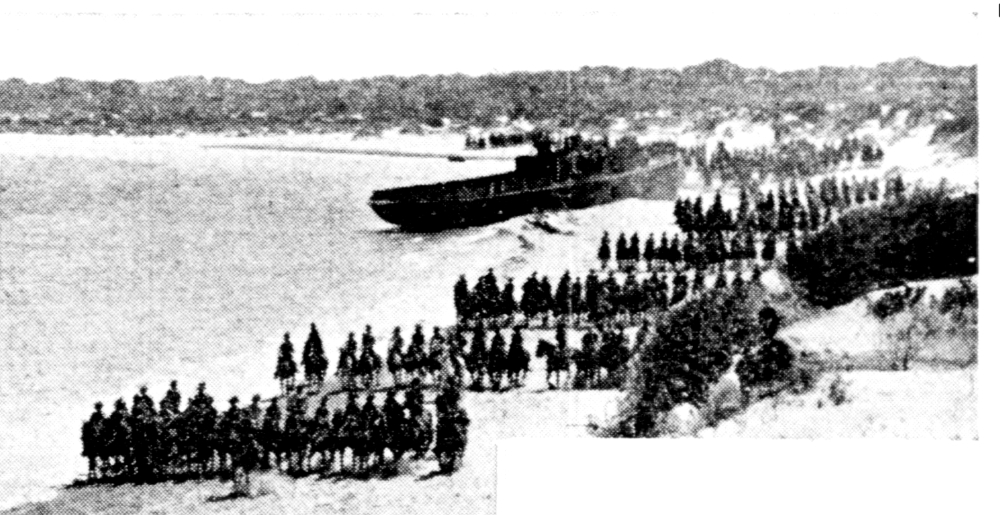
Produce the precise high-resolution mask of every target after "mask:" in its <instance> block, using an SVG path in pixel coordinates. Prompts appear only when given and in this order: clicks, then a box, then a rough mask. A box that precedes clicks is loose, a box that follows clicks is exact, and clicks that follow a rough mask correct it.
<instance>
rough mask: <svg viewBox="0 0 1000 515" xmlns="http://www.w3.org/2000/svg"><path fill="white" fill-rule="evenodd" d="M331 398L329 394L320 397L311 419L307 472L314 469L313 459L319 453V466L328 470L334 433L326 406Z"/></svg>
mask: <svg viewBox="0 0 1000 515" xmlns="http://www.w3.org/2000/svg"><path fill="white" fill-rule="evenodd" d="M329 398H330V397H329V396H328V395H324V396H323V398H322V399H320V401H319V406H317V407H316V411H315V412H314V413H313V417H312V419H311V420H310V421H309V432H308V436H309V450H308V454H307V456H306V464H305V468H306V472H308V471H310V470H313V467H312V461H313V457H314V456H315V455H317V454H319V465H318V468H319V469H320V470H326V469H327V467H329V465H330V448H331V445H330V444H331V442H330V438H331V436H332V435H331V433H330V410H329V409H328V408H327V407H326V403H327V401H328V400H329Z"/></svg>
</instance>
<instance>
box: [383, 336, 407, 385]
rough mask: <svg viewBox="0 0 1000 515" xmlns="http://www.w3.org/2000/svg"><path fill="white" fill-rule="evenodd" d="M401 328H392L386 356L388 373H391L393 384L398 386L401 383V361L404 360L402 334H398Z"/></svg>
mask: <svg viewBox="0 0 1000 515" xmlns="http://www.w3.org/2000/svg"><path fill="white" fill-rule="evenodd" d="M401 331H402V329H400V327H399V326H396V328H395V329H393V330H392V336H391V337H390V338H389V340H390V342H391V343H390V344H389V355H388V358H387V360H386V361H387V362H388V363H387V364H388V366H389V373H390V374H392V381H393V384H395V385H396V386H399V385H400V384H401V383H402V379H403V378H402V377H401V376H402V373H403V362H404V352H403V345H404V342H403V335H402V334H400V332H401Z"/></svg>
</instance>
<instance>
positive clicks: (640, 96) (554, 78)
mask: <svg viewBox="0 0 1000 515" xmlns="http://www.w3.org/2000/svg"><path fill="white" fill-rule="evenodd" d="M975 95H976V68H975V66H972V67H942V66H935V65H931V64H927V63H924V62H921V61H919V60H916V59H903V60H899V61H895V62H892V63H884V64H880V65H878V66H875V67H873V68H857V67H851V68H832V67H821V68H814V69H809V70H800V71H791V72H782V73H777V72H774V71H772V70H767V69H763V68H758V69H747V68H741V67H739V66H737V65H735V64H732V63H730V62H727V61H724V60H714V61H709V62H706V63H703V64H700V65H697V66H691V67H688V68H684V69H683V70H680V71H677V70H670V69H664V70H653V69H636V68H627V69H621V68H615V67H609V66H600V67H584V68H581V69H580V70H576V71H566V72H562V71H545V72H511V73H504V74H492V75H484V76H479V77H470V76H467V75H460V74H455V75H436V76H427V75H421V76H415V77H395V76H384V77H374V78H366V79H356V80H332V81H320V80H317V79H315V78H313V77H303V78H298V79H293V80H275V81H269V82H264V83H259V84H253V83H249V82H246V81H242V80H238V79H226V78H212V79H208V78H205V77H178V78H172V79H168V80H163V81H155V82H146V83H139V82H135V81H132V80H126V79H122V80H115V81H111V82H102V81H82V80H75V79H70V78H59V79H56V80H54V81H52V82H48V83H28V82H26V81H24V80H21V79H17V78H11V79H8V80H4V81H0V130H7V131H35V132H42V131H50V132H70V131H80V132H100V131H110V130H116V131H119V132H132V133H158V132H170V131H173V130H177V129H187V130H196V131H222V130H234V129H246V130H256V129H282V128H291V129H296V130H323V129H326V128H330V129H333V128H338V127H358V126H359V124H360V125H362V126H367V127H371V126H373V125H375V126H377V125H379V124H386V126H388V125H398V124H401V123H405V122H413V123H423V124H427V125H429V126H438V127H440V126H442V125H443V120H444V119H449V120H452V121H455V122H461V123H472V124H476V125H480V126H489V125H492V124H494V123H495V120H496V118H497V117H500V116H506V117H509V118H525V119H528V120H549V121H553V122H556V123H559V124H561V125H563V126H580V125H591V126H597V127H600V128H607V127H608V126H609V125H610V124H611V123H613V121H614V120H615V119H617V118H618V117H626V116H632V115H635V114H638V113H650V114H652V113H666V114H668V115H670V114H684V113H687V112H692V111H703V110H705V109H707V108H709V107H714V108H715V107H717V108H721V109H735V108H741V107H748V108H751V109H754V110H756V111H757V112H758V113H760V114H762V115H764V116H770V117H773V119H776V120H777V119H779V118H780V116H781V115H782V114H785V113H793V114H796V115H797V116H798V117H799V118H800V119H803V120H806V121H808V122H810V123H815V121H816V120H818V119H820V118H821V117H822V116H823V115H824V114H825V113H826V112H827V106H828V105H830V104H837V103H839V104H844V105H846V106H847V108H848V109H849V110H854V111H857V113H862V114H868V113H876V114H877V113H878V112H879V107H880V106H881V105H885V104H888V105H893V106H897V107H900V106H909V107H913V108H919V107H923V108H937V107H943V108H948V109H951V110H953V111H955V112H957V113H960V114H972V113H974V112H975V109H976V97H975ZM848 118H850V115H848Z"/></svg>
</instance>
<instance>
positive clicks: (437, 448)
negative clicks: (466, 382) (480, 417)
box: [434, 383, 469, 474]
mask: <svg viewBox="0 0 1000 515" xmlns="http://www.w3.org/2000/svg"><path fill="white" fill-rule="evenodd" d="M461 395H462V390H461V386H460V385H458V384H456V383H451V384H449V385H447V386H446V387H445V388H444V390H442V392H441V394H440V395H438V397H437V399H435V404H436V405H437V412H438V423H437V431H436V433H437V440H436V444H435V445H434V454H435V455H436V456H437V459H438V463H439V466H440V468H441V472H443V473H445V474H450V473H451V472H453V471H455V470H456V469H457V468H458V467H459V466H461V462H462V457H463V456H464V455H465V448H466V446H467V444H468V431H469V416H468V414H467V413H466V412H465V409H464V408H462V406H461Z"/></svg>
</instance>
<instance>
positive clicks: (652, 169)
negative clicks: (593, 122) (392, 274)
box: [368, 136, 679, 232]
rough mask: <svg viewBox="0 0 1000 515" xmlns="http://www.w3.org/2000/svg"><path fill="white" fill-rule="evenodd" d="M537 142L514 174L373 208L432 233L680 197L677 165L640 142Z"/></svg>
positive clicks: (384, 195)
mask: <svg viewBox="0 0 1000 515" xmlns="http://www.w3.org/2000/svg"><path fill="white" fill-rule="evenodd" d="M533 143H534V146H535V150H536V154H535V155H530V156H521V157H518V158H517V160H516V165H515V169H514V171H512V172H507V173H503V174H498V175H490V176H486V177H477V178H473V179H465V180H457V181H449V182H442V183H437V184H424V185H419V186H407V187H402V188H392V189H385V190H377V191H375V192H373V193H372V196H371V199H370V200H369V202H368V203H369V205H370V206H371V207H372V209H373V210H375V212H376V213H377V214H378V215H379V216H380V217H382V219H384V220H385V221H387V222H389V223H392V224H395V225H398V226H400V228H402V229H404V230H409V231H424V232H431V231H440V230H444V229H450V228H457V227H469V226H477V225H487V224H490V223H494V222H498V221H501V220H506V219H508V218H513V217H515V216H520V215H525V214H529V213H532V212H536V211H552V210H560V209H580V208H585V207H590V206H595V205H599V204H607V203H609V202H614V201H616V200H621V199H624V198H670V197H671V196H673V194H674V193H675V192H676V188H677V184H678V182H679V174H678V173H677V171H678V169H679V168H678V164H677V162H676V159H675V158H674V157H673V156H670V157H666V156H663V157H661V158H652V157H650V156H649V154H648V152H646V151H645V150H644V149H643V148H642V147H640V146H639V145H638V144H637V143H636V142H635V140H634V139H624V140H622V141H619V142H618V143H617V144H616V145H615V146H614V147H611V146H609V144H608V142H607V140H602V141H585V140H583V139H582V138H581V137H579V136H571V137H569V138H566V139H565V140H564V141H563V144H562V145H561V146H560V147H559V148H558V149H556V150H553V149H552V147H553V144H552V141H551V140H550V139H549V138H547V137H544V136H536V137H535V138H533Z"/></svg>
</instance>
